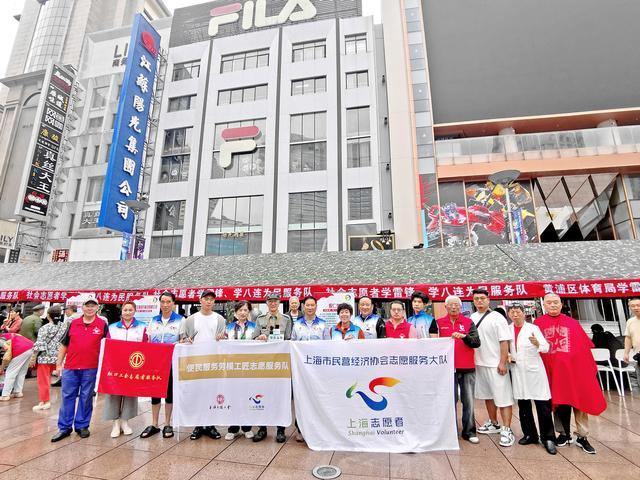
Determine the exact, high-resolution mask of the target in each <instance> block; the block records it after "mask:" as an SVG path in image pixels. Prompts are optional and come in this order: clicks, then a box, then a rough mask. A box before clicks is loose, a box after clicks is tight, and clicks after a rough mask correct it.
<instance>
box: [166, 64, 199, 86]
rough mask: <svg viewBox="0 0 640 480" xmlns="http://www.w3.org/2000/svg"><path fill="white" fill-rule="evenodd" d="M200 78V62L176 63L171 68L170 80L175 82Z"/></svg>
mask: <svg viewBox="0 0 640 480" xmlns="http://www.w3.org/2000/svg"><path fill="white" fill-rule="evenodd" d="M199 76H200V60H193V61H191V62H184V63H176V64H175V65H174V66H173V75H172V78H171V80H172V81H174V82H177V81H179V80H186V79H189V78H198V77H199Z"/></svg>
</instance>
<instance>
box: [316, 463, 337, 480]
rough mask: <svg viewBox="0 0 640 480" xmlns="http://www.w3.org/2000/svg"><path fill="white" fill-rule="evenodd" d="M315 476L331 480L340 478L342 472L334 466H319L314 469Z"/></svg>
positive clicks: (323, 479)
mask: <svg viewBox="0 0 640 480" xmlns="http://www.w3.org/2000/svg"><path fill="white" fill-rule="evenodd" d="M312 473H313V476H314V477H316V478H320V479H322V480H331V479H332V478H338V477H339V476H340V475H341V474H342V470H340V469H339V468H338V467H334V466H333V465H319V466H317V467H316V468H314V469H313V472H312Z"/></svg>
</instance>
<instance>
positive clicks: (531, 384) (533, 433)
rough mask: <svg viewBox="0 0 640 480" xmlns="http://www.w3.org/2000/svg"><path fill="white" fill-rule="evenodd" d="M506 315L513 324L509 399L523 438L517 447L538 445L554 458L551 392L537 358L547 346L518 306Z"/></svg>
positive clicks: (554, 434) (518, 304) (545, 374)
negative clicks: (515, 404) (517, 414)
mask: <svg viewBox="0 0 640 480" xmlns="http://www.w3.org/2000/svg"><path fill="white" fill-rule="evenodd" d="M507 314H508V315H509V318H510V319H511V321H512V322H513V323H512V324H511V325H509V328H510V329H511V332H512V336H513V341H512V342H511V343H510V345H509V357H510V360H511V379H512V382H513V398H515V399H516V400H517V401H518V411H519V412H520V426H521V427H522V433H523V434H524V436H523V437H522V438H521V439H520V440H518V443H519V444H520V445H529V444H534V445H537V444H538V443H540V442H541V441H542V445H544V448H545V450H546V451H547V452H548V453H550V454H551V455H555V454H556V452H557V451H556V432H555V431H554V429H553V418H552V417H551V391H550V390H549V380H548V379H547V372H546V371H545V369H544V364H543V363H542V358H541V357H540V354H541V353H546V352H548V351H549V343H547V341H546V340H545V338H544V336H543V335H542V332H541V331H540V329H539V328H538V327H537V326H536V325H534V324H533V323H528V322H525V317H524V307H523V306H522V304H521V303H512V304H511V305H509V307H508V312H507ZM531 400H533V401H534V402H535V404H536V412H537V413H538V424H539V425H540V435H538V430H537V429H536V422H535V421H534V420H533V410H532V408H531Z"/></svg>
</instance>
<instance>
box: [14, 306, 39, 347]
mask: <svg viewBox="0 0 640 480" xmlns="http://www.w3.org/2000/svg"><path fill="white" fill-rule="evenodd" d="M43 314H44V305H43V304H41V303H39V304H38V305H36V306H35V307H33V311H32V313H31V315H29V316H28V317H26V318H25V319H24V320H22V326H21V327H20V335H22V336H23V337H25V338H28V339H29V340H31V341H32V342H35V341H36V338H38V330H40V327H41V326H42V315H43Z"/></svg>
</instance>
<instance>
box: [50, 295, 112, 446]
mask: <svg viewBox="0 0 640 480" xmlns="http://www.w3.org/2000/svg"><path fill="white" fill-rule="evenodd" d="M97 313H98V302H97V301H96V300H94V299H93V298H90V299H88V300H85V302H84V303H83V304H82V317H79V318H76V319H75V320H72V321H71V323H70V324H69V328H68V329H67V332H66V333H65V335H64V336H63V337H62V340H61V341H60V347H59V350H58V360H57V361H56V372H57V373H58V374H59V373H60V371H61V370H62V365H63V363H64V371H63V372H62V401H61V402H60V412H59V413H58V433H56V434H55V435H54V436H53V438H52V439H51V441H52V442H58V441H60V440H62V439H63V438H65V437H68V436H69V435H71V432H72V427H75V429H76V432H77V433H78V435H80V438H87V437H88V436H89V423H90V422H91V414H92V413H93V390H94V387H95V384H96V375H97V373H98V359H99V356H100V342H101V341H102V339H103V338H105V337H106V336H107V335H108V334H109V327H108V326H107V324H106V322H104V321H103V320H101V319H100V318H98V316H97ZM76 402H77V405H76Z"/></svg>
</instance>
